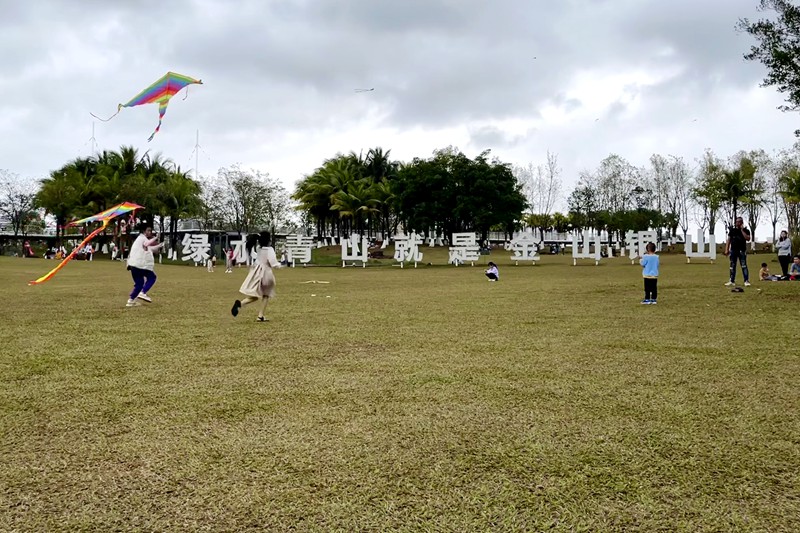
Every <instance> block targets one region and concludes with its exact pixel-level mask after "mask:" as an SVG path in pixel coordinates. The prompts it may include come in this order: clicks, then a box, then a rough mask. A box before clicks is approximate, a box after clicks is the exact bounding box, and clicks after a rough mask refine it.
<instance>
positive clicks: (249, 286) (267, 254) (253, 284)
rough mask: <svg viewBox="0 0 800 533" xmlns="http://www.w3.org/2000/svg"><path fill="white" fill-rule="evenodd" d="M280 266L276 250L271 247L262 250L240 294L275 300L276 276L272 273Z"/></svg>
mask: <svg viewBox="0 0 800 533" xmlns="http://www.w3.org/2000/svg"><path fill="white" fill-rule="evenodd" d="M280 266H281V264H280V262H278V258H277V257H276V256H275V250H273V249H272V247H271V246H267V247H264V248H261V250H259V251H258V256H257V257H256V260H255V262H254V263H253V265H252V266H251V267H250V272H248V273H247V277H246V278H245V279H244V283H242V286H241V287H240V288H239V292H241V293H242V294H244V295H245V296H253V297H255V298H274V297H275V275H274V274H273V273H272V269H273V268H278V267H280Z"/></svg>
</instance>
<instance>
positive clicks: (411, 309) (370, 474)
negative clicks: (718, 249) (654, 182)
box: [0, 254, 800, 531]
mask: <svg viewBox="0 0 800 533" xmlns="http://www.w3.org/2000/svg"><path fill="white" fill-rule="evenodd" d="M506 256H507V254H502V255H501V254H497V255H496V256H495V257H493V260H495V261H496V262H498V264H500V268H501V281H500V282H499V283H487V282H486V280H485V278H484V277H483V274H482V270H481V269H480V268H477V267H475V268H470V267H459V268H454V267H424V268H422V267H421V268H418V269H416V270H415V269H413V268H412V269H408V268H406V269H402V270H401V269H399V268H396V267H388V266H387V267H371V268H367V269H360V268H347V269H341V268H305V269H303V268H295V269H283V270H281V271H278V272H277V278H278V298H277V299H276V300H275V301H274V302H273V303H271V304H270V306H269V308H268V314H269V317H270V321H269V322H267V323H266V324H259V323H256V322H255V314H256V311H255V309H252V308H247V307H246V308H244V310H243V312H242V314H241V315H240V316H239V317H238V318H237V319H233V318H232V317H231V316H230V314H229V309H230V305H231V303H232V301H233V299H234V298H235V297H236V294H237V289H238V286H239V284H240V283H241V281H242V279H243V278H244V275H245V270H244V269H237V270H236V271H235V273H234V274H233V275H226V274H224V273H223V272H222V270H223V269H218V270H217V272H216V273H213V274H210V273H207V272H205V270H204V269H202V268H191V267H183V266H166V265H165V266H162V267H160V268H157V272H158V274H159V281H158V283H157V285H156V287H155V288H154V290H153V291H152V294H151V295H152V296H153V298H154V302H153V303H152V304H151V305H147V306H143V307H141V308H134V309H126V308H124V303H125V299H126V297H127V292H128V291H129V290H130V279H129V276H128V273H127V272H125V270H124V267H123V266H121V265H120V264H118V263H111V262H109V261H96V262H93V263H91V264H89V263H75V264H71V265H70V266H69V267H68V268H66V269H65V270H64V271H62V272H61V273H60V274H59V275H58V276H57V277H56V278H54V279H53V280H52V281H51V282H48V283H47V284H44V285H42V286H39V287H28V286H27V285H26V284H25V283H26V282H27V281H28V280H29V279H34V278H35V277H36V276H38V275H39V274H41V272H43V271H44V270H46V269H47V268H49V267H50V266H52V264H51V263H48V262H45V261H43V260H22V259H9V258H0V283H2V285H3V287H4V289H3V293H2V294H3V301H2V306H1V307H0V319H2V324H3V327H2V329H1V330H0V346H2V347H3V349H2V355H0V381H2V386H0V487H2V488H0V529H2V530H20V531H26V530H90V529H99V530H118V529H125V530H127V529H144V530H248V529H251V530H263V529H273V530H282V529H299V530H311V531H314V530H318V531H331V530H343V531H352V530H374V531H384V530H409V531H410V530H419V529H422V530H433V531H440V530H451V531H452V530H460V531H466V530H490V529H491V530H542V529H547V528H555V529H558V530H576V531H581V530H586V531H597V530H620V531H622V530H625V531H636V530H639V531H654V530H691V531H719V530H741V531H796V530H798V529H800V488H799V487H800V474H799V473H798V464H800V416H798V414H797V405H798V404H799V403H800V402H798V400H800V398H799V396H800V393H798V387H797V383H798V382H800V363H799V361H798V355H797V353H798V352H797V350H796V348H795V346H796V345H797V340H798V334H797V325H796V324H797V323H796V316H797V302H798V293H799V292H800V283H798V284H790V283H772V284H756V285H757V287H758V288H761V289H762V292H761V293H758V292H757V291H756V290H747V291H746V292H745V293H744V294H732V293H730V292H729V291H728V290H727V289H725V288H724V287H723V286H722V283H723V282H724V281H725V276H726V272H727V267H726V266H725V265H721V264H717V265H701V264H698V265H685V264H683V260H682V259H681V258H679V257H668V256H665V257H663V258H662V262H663V266H662V279H661V280H660V282H659V295H660V296H659V300H660V301H659V304H658V305H657V306H647V307H645V306H640V305H638V301H639V300H640V299H641V296H642V294H641V293H642V289H641V284H642V283H641V278H640V275H641V269H640V268H639V267H636V266H631V265H630V263H629V262H626V261H625V260H623V259H613V260H611V261H607V262H605V263H604V264H603V265H601V266H600V267H594V266H578V267H572V266H569V265H568V258H565V257H556V258H552V257H545V258H544V261H543V263H542V264H541V265H538V266H536V267H530V266H520V267H513V266H510V265H509V264H508V260H507V257H506ZM751 262H752V260H751ZM312 279H316V280H327V281H330V284H326V285H323V284H304V283H302V282H304V281H308V280H312ZM755 288H756V286H754V287H753V289H755ZM312 294H315V295H316V296H312Z"/></svg>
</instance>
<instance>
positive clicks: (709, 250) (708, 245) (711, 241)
mask: <svg viewBox="0 0 800 533" xmlns="http://www.w3.org/2000/svg"><path fill="white" fill-rule="evenodd" d="M716 241H717V240H716V237H714V234H713V233H711V234H710V235H709V236H708V242H706V238H705V235H704V234H703V230H702V229H698V230H697V250H696V251H695V250H694V246H693V245H692V236H691V235H689V234H688V233H687V234H686V242H685V243H683V248H684V250H685V251H686V262H687V263H691V262H692V258H693V257H707V258H708V259H709V260H710V261H711V263H712V264H713V263H714V261H716V260H717V242H716Z"/></svg>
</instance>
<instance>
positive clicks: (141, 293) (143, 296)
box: [137, 292, 153, 302]
mask: <svg viewBox="0 0 800 533" xmlns="http://www.w3.org/2000/svg"><path fill="white" fill-rule="evenodd" d="M137 298H141V299H142V300H144V301H145V302H152V301H153V299H152V298H150V297H149V296H148V295H146V294H145V293H143V292H140V293H139V296H137Z"/></svg>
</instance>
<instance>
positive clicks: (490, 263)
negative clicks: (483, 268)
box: [489, 261, 497, 268]
mask: <svg viewBox="0 0 800 533" xmlns="http://www.w3.org/2000/svg"><path fill="white" fill-rule="evenodd" d="M489 266H490V267H495V268H496V267H497V265H495V264H494V263H492V262H491V261H489Z"/></svg>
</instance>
